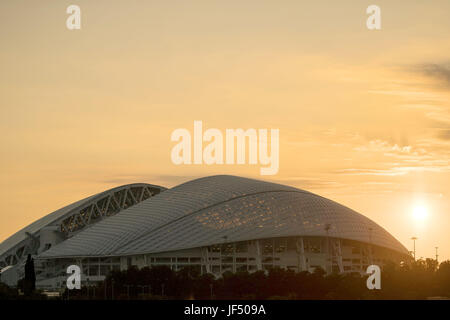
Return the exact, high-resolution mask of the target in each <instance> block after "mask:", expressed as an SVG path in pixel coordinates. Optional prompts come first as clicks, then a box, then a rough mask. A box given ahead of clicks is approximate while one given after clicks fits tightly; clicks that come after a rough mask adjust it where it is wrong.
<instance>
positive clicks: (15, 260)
mask: <svg viewBox="0 0 450 320" xmlns="http://www.w3.org/2000/svg"><path fill="white" fill-rule="evenodd" d="M164 190H166V188H164V187H160V186H156V185H150V184H144V183H138V184H130V185H125V186H121V187H118V188H114V189H111V190H108V191H105V192H102V193H100V194H98V195H96V196H93V197H89V198H87V200H86V201H85V202H82V203H80V204H79V205H76V206H75V207H74V208H71V209H70V210H68V211H67V212H64V214H62V215H60V216H58V217H56V218H55V220H54V221H51V222H50V223H49V224H47V225H45V226H43V227H42V228H40V229H39V230H37V231H35V232H33V233H30V232H27V231H24V234H25V235H26V237H25V239H23V240H21V241H19V242H18V243H16V244H15V245H14V246H12V247H11V248H9V250H7V251H6V252H4V253H3V254H1V256H0V269H2V268H4V267H6V266H15V265H18V264H22V263H24V261H25V260H26V257H27V255H28V254H31V255H36V254H38V250H39V249H40V251H41V252H42V251H43V250H44V251H45V250H46V249H48V248H42V247H41V243H40V234H41V230H42V229H44V228H45V229H50V230H53V231H55V232H58V233H60V235H61V236H62V238H63V239H68V238H70V237H72V236H73V235H75V234H76V233H78V232H80V231H81V230H83V229H85V228H86V227H88V226H90V225H92V224H95V223H97V222H98V221H101V220H102V219H104V218H106V217H109V216H113V215H115V214H117V213H119V212H120V211H122V210H125V209H127V208H129V207H131V206H134V205H136V204H138V203H140V202H142V201H144V200H146V199H148V198H150V197H152V196H154V195H156V194H159V193H160V192H161V191H164ZM63 209H64V208H63ZM63 209H61V210H63ZM41 252H39V253H41Z"/></svg>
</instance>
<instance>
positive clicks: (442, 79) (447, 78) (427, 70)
mask: <svg viewBox="0 0 450 320" xmlns="http://www.w3.org/2000/svg"><path fill="white" fill-rule="evenodd" d="M410 71H413V72H418V73H421V74H423V75H425V76H427V77H430V78H433V79H435V80H437V81H438V83H439V85H441V86H444V87H447V88H450V63H442V64H437V63H423V64H418V65H415V66H412V67H411V68H410Z"/></svg>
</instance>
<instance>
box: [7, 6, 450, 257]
mask: <svg viewBox="0 0 450 320" xmlns="http://www.w3.org/2000/svg"><path fill="white" fill-rule="evenodd" d="M70 4H77V5H79V6H80V8H81V17H82V28H81V30H72V31H70V30H68V29H67V28H66V19H67V17H68V14H66V8H67V6H69V5H70ZM371 4H376V5H378V6H380V8H381V17H382V29H381V30H379V31H370V30H368V29H367V28H366V19H367V17H368V15H367V14H366V8H367V7H368V6H369V5H371ZM449 13H450V1H448V0H442V1H441V0H433V1H421V0H415V1H413V0H411V1H380V0H374V1H346V0H340V1H298V0H295V1H282V2H280V1H263V0H258V1H256V0H255V1H213V0H207V1H136V0H135V1H103V0H97V1H87V0H73V1H23V0H15V1H9V0H8V1H1V2H0V39H1V47H0V147H1V157H0V165H1V166H0V167H1V170H0V201H1V203H2V208H1V211H0V222H1V223H0V241H2V240H4V239H6V238H7V237H8V236H10V235H11V234H13V233H15V232H16V231H18V230H19V229H20V228H22V227H24V226H26V225H28V224H29V223H31V222H33V221H34V220H36V219H38V218H40V217H42V216H44V215H46V214H48V213H50V212H52V211H54V210H56V209H58V208H60V207H62V206H65V205H67V204H70V203H71V202H74V201H76V200H79V199H81V198H83V197H86V196H89V195H92V194H94V193H97V192H100V191H103V190H106V189H108V188H111V187H114V186H118V185H121V184H126V183H132V182H147V183H152V184H160V185H163V186H166V187H172V186H175V185H177V184H179V183H181V182H185V181H187V180H190V179H193V178H196V177H201V176H206V175H212V174H234V175H241V176H246V177H251V178H256V179H263V180H269V181H273V182H278V183H283V184H287V185H292V186H295V187H299V188H302V189H306V190H308V191H312V192H314V193H317V194H320V195H322V196H325V197H327V198H330V199H332V200H335V201H337V202H340V203H342V204H344V205H346V206H348V207H350V208H352V209H354V210H356V211H358V212H360V213H362V214H364V215H366V216H368V217H369V218H370V219H372V220H374V221H375V222H377V223H378V224H380V225H381V226H383V227H384V228H385V229H387V230H388V231H389V232H390V233H392V234H393V235H394V236H395V237H396V238H397V239H398V240H400V241H401V242H402V243H403V244H404V245H405V246H406V247H407V248H408V249H409V250H412V240H410V238H411V237H412V236H416V237H418V238H419V240H418V241H417V243H416V249H417V257H418V258H420V257H430V258H431V257H432V258H434V255H435V247H436V246H438V247H439V255H440V258H439V260H441V261H442V260H443V259H450V14H449ZM194 120H201V121H203V126H204V128H205V129H207V128H218V129H220V130H222V131H223V132H225V130H226V129H227V128H243V129H248V128H256V129H259V128H269V129H270V128H278V129H279V130H280V169H279V172H278V174H277V175H274V176H260V175H259V169H260V165H212V166H206V165H190V166H189V165H180V166H176V165H174V164H173V163H172V162H171V158H170V152H171V149H172V147H173V146H174V145H175V143H174V142H172V141H171V140H170V135H171V133H172V131H174V130H175V129H177V128H187V129H188V130H190V131H191V132H192V130H193V122H194ZM423 212H426V214H423Z"/></svg>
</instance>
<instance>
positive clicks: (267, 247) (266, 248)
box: [262, 239, 273, 255]
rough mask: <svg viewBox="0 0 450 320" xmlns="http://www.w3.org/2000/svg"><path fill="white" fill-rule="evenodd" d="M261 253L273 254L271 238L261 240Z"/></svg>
mask: <svg viewBox="0 0 450 320" xmlns="http://www.w3.org/2000/svg"><path fill="white" fill-rule="evenodd" d="M262 245H263V255H273V240H272V239H267V240H263V241H262Z"/></svg>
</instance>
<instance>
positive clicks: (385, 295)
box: [70, 259, 450, 299]
mask: <svg viewBox="0 0 450 320" xmlns="http://www.w3.org/2000/svg"><path fill="white" fill-rule="evenodd" d="M366 281H367V276H364V277H363V276H360V275H359V274H345V275H339V274H331V275H328V276H326V275H325V272H324V271H323V270H322V269H320V268H319V269H316V271H315V272H314V273H308V272H299V273H296V272H293V271H288V270H284V269H271V270H270V271H269V272H268V273H264V272H263V271H258V272H254V273H247V272H239V273H235V274H233V273H231V272H230V273H225V274H223V275H222V277H220V278H218V279H215V278H214V277H213V276H212V275H210V274H205V275H200V273H199V272H198V271H197V270H195V269H193V268H189V267H186V268H184V269H182V270H180V271H178V272H175V271H172V270H171V269H170V268H168V267H164V266H160V267H153V268H148V267H146V268H142V269H137V268H135V267H132V268H130V269H128V270H126V271H116V272H113V273H111V274H110V275H109V276H108V277H107V278H106V280H105V281H104V282H103V283H100V284H98V285H97V286H95V289H94V287H90V288H87V287H83V288H82V290H78V292H76V291H74V290H71V291H70V299H77V298H79V299H87V298H89V299H94V298H95V299H105V298H106V299H427V298H430V297H450V261H445V262H442V263H441V264H440V265H439V266H438V265H437V263H436V261H435V260H432V259H426V260H418V261H416V262H415V263H413V264H412V265H409V266H407V265H404V266H396V265H394V264H390V265H386V266H385V268H384V269H383V271H382V272H381V290H368V289H367V286H366Z"/></svg>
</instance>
